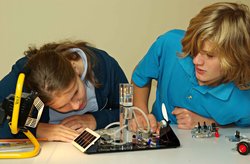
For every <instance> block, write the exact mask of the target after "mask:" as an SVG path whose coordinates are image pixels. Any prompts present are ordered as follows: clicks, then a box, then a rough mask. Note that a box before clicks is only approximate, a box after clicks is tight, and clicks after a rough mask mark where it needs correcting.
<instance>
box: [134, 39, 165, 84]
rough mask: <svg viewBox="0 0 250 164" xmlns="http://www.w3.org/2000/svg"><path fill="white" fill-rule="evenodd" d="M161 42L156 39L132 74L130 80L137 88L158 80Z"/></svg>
mask: <svg viewBox="0 0 250 164" xmlns="http://www.w3.org/2000/svg"><path fill="white" fill-rule="evenodd" d="M161 42H162V41H161V40H159V39H157V40H156V42H154V43H153V45H152V46H151V47H150V49H149V50H148V52H147V53H146V55H145V56H144V57H143V58H142V60H141V61H140V62H139V63H138V65H137V66H136V68H135V70H134V72H133V74H132V80H133V82H134V83H135V84H136V85H137V86H139V87H143V86H145V85H146V84H148V83H149V82H150V81H151V80H152V79H157V78H158V76H159V68H160V61H159V60H160V54H161V53H160V51H161V48H160V47H161Z"/></svg>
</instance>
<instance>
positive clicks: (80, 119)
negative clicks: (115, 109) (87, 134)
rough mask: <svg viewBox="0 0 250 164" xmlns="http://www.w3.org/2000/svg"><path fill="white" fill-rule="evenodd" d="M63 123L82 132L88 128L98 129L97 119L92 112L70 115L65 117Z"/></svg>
mask: <svg viewBox="0 0 250 164" xmlns="http://www.w3.org/2000/svg"><path fill="white" fill-rule="evenodd" d="M61 124H62V125H64V126H66V127H69V128H71V129H73V130H77V131H78V132H82V131H83V130H84V129H86V128H90V129H92V130H95V129H96V120H95V118H94V116H93V115H92V114H84V115H74V116H70V117H67V118H65V119H64V120H63V121H62V122H61Z"/></svg>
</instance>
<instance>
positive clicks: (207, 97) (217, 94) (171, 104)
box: [132, 30, 250, 126]
mask: <svg viewBox="0 0 250 164" xmlns="http://www.w3.org/2000/svg"><path fill="white" fill-rule="evenodd" d="M184 35H185V31H182V30H172V31H169V32H167V33H165V34H163V35H161V36H160V37H159V38H158V39H157V40H156V41H155V43H153V45H152V46H151V48H150V49H149V51H148V52H147V54H146V55H145V56H144V58H143V59H142V60H141V61H140V62H139V64H138V66H137V67H136V69H135V71H134V73H133V75H132V79H133V81H134V83H135V84H136V85H137V86H139V87H143V86H145V85H146V84H148V83H149V82H150V81H151V80H152V79H155V80H156V81H157V91H156V100H155V102H154V105H153V109H152V112H153V114H154V115H155V116H156V118H157V120H158V121H160V120H162V119H163V116H162V112H161V105H162V103H165V105H166V109H167V113H168V116H169V120H170V121H171V122H172V123H177V122H176V117H175V116H174V115H173V114H172V111H173V110H174V108H175V107H181V108H186V109H188V110H191V111H193V112H195V113H197V114H199V115H201V116H203V117H206V118H212V119H214V120H215V121H216V122H217V123H219V124H220V125H227V124H231V123H235V124H236V125H239V126H249V125H250V90H239V89H238V88H237V87H236V86H235V85H234V84H233V83H227V84H221V85H219V86H216V87H209V86H199V85H198V82H197V79H196V76H195V69H194V64H193V62H192V58H191V57H190V56H187V57H185V58H179V57H178V54H180V53H182V44H181V40H182V38H183V37H184Z"/></svg>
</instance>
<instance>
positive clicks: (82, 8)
mask: <svg viewBox="0 0 250 164" xmlns="http://www.w3.org/2000/svg"><path fill="white" fill-rule="evenodd" d="M228 1H231V2H236V1H232V0H228ZM213 2H218V0H174V1H172V0H0V53H1V60H0V67H1V68H0V79H2V78H3V77H4V75H5V74H7V73H8V72H9V71H10V69H11V66H12V64H13V63H14V62H15V61H16V60H17V59H18V58H20V57H22V55H23V52H24V51H25V50H26V49H27V47H28V46H29V45H36V46H40V45H41V44H44V43H47V42H51V41H60V40H65V39H72V40H85V41H88V42H90V43H92V44H94V45H95V46H96V47H97V48H101V49H104V50H106V51H107V52H108V53H109V54H110V55H111V56H113V57H114V58H116V59H117V61H118V62H119V63H120V65H121V66H122V68H123V69H124V71H125V73H126V75H127V77H128V78H129V79H130V78H131V73H132V71H133V68H134V67H135V65H136V64H137V62H138V61H139V60H140V59H141V58H142V57H143V56H144V54H145V53H146V51H147V50H148V48H149V46H150V45H151V44H152V42H153V41H154V40H155V39H156V37H157V36H158V35H160V34H162V33H163V32H165V31H167V30H169V29H172V28H182V29H186V27H187V25H188V23H189V20H190V19H191V18H192V17H193V16H194V15H195V14H197V13H198V12H199V11H200V9H201V8H203V7H204V6H206V5H208V4H211V3H213ZM237 2H239V1H237ZM241 2H242V3H245V4H247V5H248V6H250V1H249V0H241Z"/></svg>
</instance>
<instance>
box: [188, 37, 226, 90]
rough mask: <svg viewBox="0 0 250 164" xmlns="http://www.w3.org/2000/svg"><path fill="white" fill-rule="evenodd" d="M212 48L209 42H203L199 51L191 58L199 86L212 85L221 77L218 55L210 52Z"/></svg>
mask: <svg viewBox="0 0 250 164" xmlns="http://www.w3.org/2000/svg"><path fill="white" fill-rule="evenodd" d="M212 47H213V46H212V43H211V42H209V41H205V42H204V44H203V47H202V49H201V51H200V52H199V53H198V54H197V55H196V56H195V57H194V58H193V63H194V65H195V75H196V78H197V80H198V83H199V85H206V84H213V83H214V82H216V81H217V80H219V79H221V78H222V77H223V75H222V70H221V67H220V60H219V57H218V53H216V52H212ZM215 85H216V84H215Z"/></svg>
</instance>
